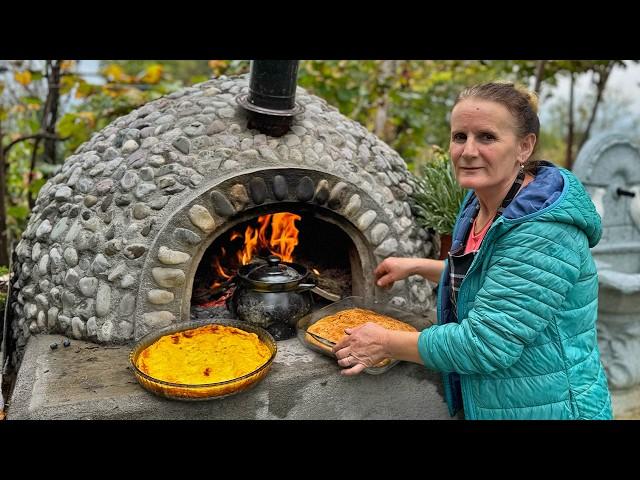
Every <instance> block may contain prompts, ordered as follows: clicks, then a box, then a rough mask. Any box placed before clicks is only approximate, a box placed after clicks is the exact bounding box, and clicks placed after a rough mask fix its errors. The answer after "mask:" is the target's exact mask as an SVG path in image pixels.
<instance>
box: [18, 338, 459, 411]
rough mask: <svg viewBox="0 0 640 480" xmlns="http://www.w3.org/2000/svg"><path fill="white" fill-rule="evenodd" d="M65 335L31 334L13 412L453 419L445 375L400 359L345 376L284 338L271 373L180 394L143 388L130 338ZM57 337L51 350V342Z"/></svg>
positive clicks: (333, 365) (327, 360) (327, 361)
mask: <svg viewBox="0 0 640 480" xmlns="http://www.w3.org/2000/svg"><path fill="white" fill-rule="evenodd" d="M64 338H65V337H63V336H61V335H36V336H32V337H30V338H29V341H28V344H27V346H26V352H25V356H24V359H23V363H22V365H21V367H20V371H19V372H18V377H17V381H16V386H15V389H14V391H13V394H12V396H11V399H10V402H9V405H8V408H7V418H8V419H9V420H19V419H31V420H40V419H47V420H53V419H60V420H66V419H87V420H89V419H91V420H96V419H99V420H106V419H119V420H134V419H135V420H138V419H157V420H170V419H171V420H187V419H194V420H195V419H221V420H230V419H288V420H297V419H305V420H307V419H317V420H337V419H426V420H430V419H439V420H445V419H450V418H451V417H449V414H448V411H447V407H446V404H445V402H444V399H443V396H442V394H443V391H442V384H441V381H440V375H439V374H438V373H436V372H433V371H430V370H427V369H425V368H424V367H422V366H421V365H417V364H410V363H406V362H401V363H400V364H398V365H396V366H395V367H394V368H392V369H391V370H389V371H388V372H386V373H384V374H381V375H367V374H361V375H359V376H356V377H343V376H341V375H340V374H339V367H338V365H337V364H336V363H335V361H334V360H333V359H331V358H328V357H325V356H323V355H321V354H319V353H316V352H314V351H311V350H309V349H307V348H305V347H304V346H302V345H301V344H300V343H299V341H298V340H297V339H296V338H292V339H289V340H285V341H281V342H278V354H277V355H276V358H275V360H274V364H273V366H272V367H271V371H270V372H269V373H268V375H267V376H266V377H265V378H264V379H263V380H262V381H261V382H260V383H258V384H257V385H255V386H254V387H253V388H251V389H249V390H247V391H245V392H242V393H239V394H237V395H233V396H230V397H226V398H223V399H219V400H211V401H204V402H181V401H174V400H168V399H165V398H161V397H158V396H156V395H154V394H152V393H149V392H147V391H146V390H144V389H143V388H142V387H141V386H140V385H139V384H138V382H137V381H136V379H135V377H134V375H133V373H132V372H131V370H130V369H129V367H128V356H129V352H130V350H131V347H129V346H102V345H96V344H93V343H89V342H83V341H79V340H71V345H70V346H69V347H66V348H65V347H63V345H62V342H63V340H64ZM52 343H57V344H58V348H57V349H55V350H51V349H50V347H49V345H50V344H52Z"/></svg>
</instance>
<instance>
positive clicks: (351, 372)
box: [340, 363, 367, 377]
mask: <svg viewBox="0 0 640 480" xmlns="http://www.w3.org/2000/svg"><path fill="white" fill-rule="evenodd" d="M365 368H367V367H366V366H364V365H363V364H362V363H357V364H356V365H355V366H353V367H351V368H345V369H343V370H340V375H345V376H348V377H349V376H352V375H358V374H359V373H362V371H363V370H364V369H365Z"/></svg>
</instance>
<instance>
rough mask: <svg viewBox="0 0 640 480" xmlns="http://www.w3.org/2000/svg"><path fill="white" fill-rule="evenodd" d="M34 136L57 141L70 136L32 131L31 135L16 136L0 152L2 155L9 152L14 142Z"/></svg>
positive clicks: (62, 140) (30, 138)
mask: <svg viewBox="0 0 640 480" xmlns="http://www.w3.org/2000/svg"><path fill="white" fill-rule="evenodd" d="M34 138H37V139H44V138H49V139H52V140H57V141H59V142H64V141H65V140H67V139H68V138H71V137H70V136H67V137H58V136H57V135H52V134H50V133H48V132H38V133H34V134H32V135H25V136H23V137H20V138H16V139H15V140H14V141H13V142H11V143H9V144H8V145H7V146H6V147H3V148H2V154H3V155H5V156H6V155H7V154H8V153H9V150H11V149H12V148H13V147H14V146H15V145H16V144H18V143H20V142H24V141H25V140H32V139H34Z"/></svg>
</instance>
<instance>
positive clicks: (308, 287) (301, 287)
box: [296, 283, 316, 292]
mask: <svg viewBox="0 0 640 480" xmlns="http://www.w3.org/2000/svg"><path fill="white" fill-rule="evenodd" d="M312 288H316V284H315V283H301V284H299V285H298V287H297V288H296V292H306V291H307V290H311V289H312Z"/></svg>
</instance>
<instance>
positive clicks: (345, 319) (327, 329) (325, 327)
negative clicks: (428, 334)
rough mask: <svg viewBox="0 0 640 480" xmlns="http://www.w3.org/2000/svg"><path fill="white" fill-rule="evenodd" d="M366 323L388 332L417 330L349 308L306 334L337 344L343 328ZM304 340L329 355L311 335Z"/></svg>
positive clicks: (385, 361) (363, 310)
mask: <svg viewBox="0 0 640 480" xmlns="http://www.w3.org/2000/svg"><path fill="white" fill-rule="evenodd" d="M367 322H372V323H376V324H378V325H380V326H382V327H384V328H387V329H389V330H400V331H404V332H417V330H416V329H415V328H414V327H413V326H411V325H409V324H408V323H405V322H401V321H400V320H396V319H395V318H391V317H389V316H387V315H382V314H380V313H376V312H373V311H371V310H365V309H363V308H350V309H347V310H342V311H340V312H338V313H335V314H333V315H328V316H326V317H324V318H322V319H320V320H318V321H317V322H316V323H314V324H313V325H311V326H310V327H309V328H307V331H308V332H311V333H315V334H316V335H318V336H320V337H322V338H325V339H327V340H329V341H331V342H333V343H338V342H339V341H340V340H341V339H342V337H344V336H345V335H346V333H345V332H344V330H345V328H354V327H359V326H361V325H364V324H365V323H367ZM305 340H306V341H307V342H309V343H310V344H313V345H314V346H317V347H318V348H321V349H322V350H324V351H326V352H329V353H331V351H332V350H331V348H330V347H329V346H327V345H324V344H322V343H320V342H318V341H317V340H316V339H315V338H313V337H312V336H311V335H309V334H307V335H305ZM390 361H391V359H389V358H385V359H384V360H382V361H381V362H379V363H378V364H377V365H375V366H376V367H382V366H384V365H387V364H388V363H389V362H390Z"/></svg>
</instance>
